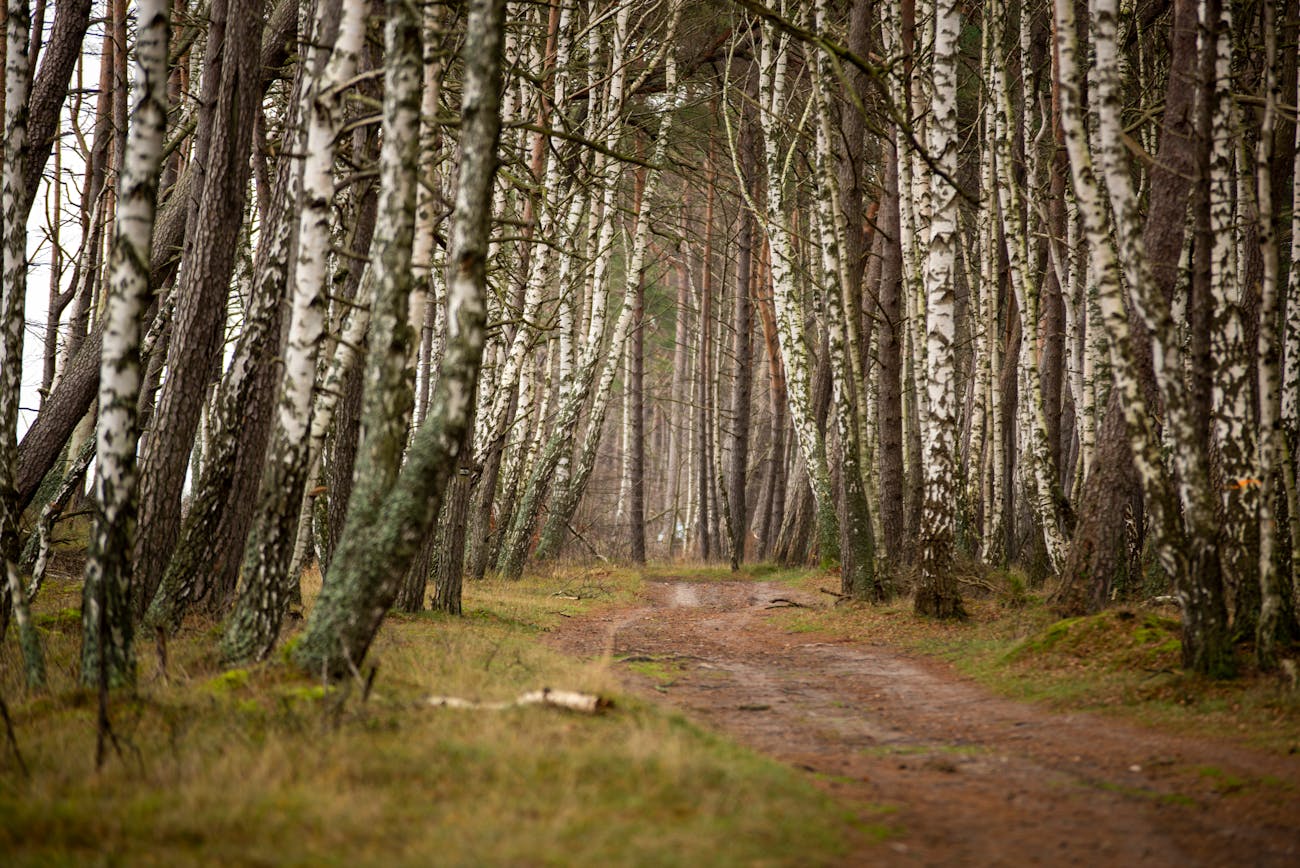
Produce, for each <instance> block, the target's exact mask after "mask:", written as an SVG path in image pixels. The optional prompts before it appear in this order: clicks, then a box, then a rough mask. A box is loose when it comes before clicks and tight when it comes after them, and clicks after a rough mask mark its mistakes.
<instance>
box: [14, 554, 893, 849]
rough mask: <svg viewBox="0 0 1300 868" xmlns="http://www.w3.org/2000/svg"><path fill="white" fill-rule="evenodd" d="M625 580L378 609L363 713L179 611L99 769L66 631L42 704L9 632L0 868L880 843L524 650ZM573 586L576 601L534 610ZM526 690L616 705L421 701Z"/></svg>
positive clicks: (577, 579)
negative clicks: (575, 694)
mask: <svg viewBox="0 0 1300 868" xmlns="http://www.w3.org/2000/svg"><path fill="white" fill-rule="evenodd" d="M640 581H641V576H640V574H639V573H636V572H632V571H617V570H607V571H589V572H587V573H583V574H574V573H564V574H557V575H554V576H550V577H528V578H525V580H524V581H522V582H519V583H504V582H494V581H488V582H484V583H480V584H475V585H471V586H470V587H469V588H468V589H467V593H466V599H465V605H466V611H467V616H466V617H464V618H448V617H446V616H439V615H432V614H420V615H403V616H395V617H393V618H391V619H390V620H389V622H388V624H387V625H386V626H385V628H384V629H383V631H382V632H381V634H380V636H379V638H378V639H377V641H376V643H375V647H374V649H373V652H372V655H371V657H370V658H369V662H370V663H373V664H374V665H375V666H376V667H377V669H376V671H377V676H376V678H375V681H374V687H373V690H372V691H371V693H370V695H369V697H368V698H367V699H366V700H365V701H364V702H363V701H362V698H361V696H360V691H359V690H358V689H356V688H354V687H353V686H351V685H343V686H342V687H331V688H328V689H327V688H325V687H324V686H322V685H321V684H319V683H316V682H313V681H310V680H308V679H305V678H303V677H301V676H300V675H298V674H297V673H295V672H293V671H291V670H289V669H288V668H287V667H285V666H284V665H283V663H281V662H279V661H278V660H277V661H274V662H271V663H268V664H262V665H258V666H253V667H250V668H247V669H237V670H232V671H228V672H223V671H221V669H220V668H219V667H218V666H217V664H216V662H215V660H214V658H213V650H212V647H213V645H214V639H213V629H212V628H213V625H212V624H211V623H207V622H203V621H200V620H195V621H192V622H191V623H189V624H187V626H186V629H185V631H184V632H183V633H182V634H181V636H179V637H178V638H177V639H175V640H173V642H172V643H171V646H170V647H169V649H168V652H169V661H170V672H169V679H168V680H167V681H165V682H164V681H163V680H162V678H161V673H160V672H159V671H158V667H157V661H156V659H155V655H154V654H153V652H152V649H151V648H149V647H145V646H142V647H141V648H140V649H139V651H140V671H141V679H140V685H139V688H138V690H137V692H136V693H135V694H134V695H129V694H126V693H122V694H118V695H115V696H114V697H113V703H112V715H113V721H114V727H115V730H116V732H117V734H118V736H119V738H120V740H121V743H122V745H123V751H124V752H123V755H122V756H121V757H119V756H117V755H114V754H111V753H110V757H109V759H108V762H107V763H106V765H105V767H104V769H103V770H102V771H100V772H96V771H95V770H94V760H93V758H94V740H95V703H94V697H93V696H92V695H90V694H87V693H85V692H83V691H81V690H79V689H78V688H77V687H76V686H75V681H74V680H75V676H76V671H75V660H76V652H77V646H78V643H79V637H78V635H77V631H75V630H64V629H60V625H61V623H62V619H60V618H56V619H53V620H51V621H50V622H48V623H47V626H46V627H44V628H43V634H42V635H43V638H44V641H45V645H46V650H47V654H48V656H49V659H50V663H51V667H50V669H51V682H52V684H51V689H50V691H49V692H48V693H45V694H37V695H33V694H27V693H25V692H24V689H23V688H22V687H21V684H20V678H21V671H20V667H19V665H18V663H19V661H18V657H17V649H16V647H15V646H14V641H13V639H12V638H10V639H8V640H7V641H6V643H5V645H4V646H3V648H0V665H2V668H0V690H3V691H4V696H5V697H6V698H7V700H8V702H9V705H10V709H11V712H12V714H13V716H14V722H15V725H16V728H17V736H18V740H19V744H20V746H21V748H22V752H23V755H24V758H25V759H26V762H27V765H28V766H29V767H30V769H31V777H30V779H24V778H23V777H21V776H20V775H19V773H18V771H17V768H16V764H15V763H14V762H13V761H12V758H11V755H10V754H9V752H8V751H7V749H6V750H4V751H3V752H0V852H3V853H5V854H6V855H5V858H4V862H5V864H6V865H36V864H41V865H47V864H56V865H57V864H83V863H88V862H101V863H104V864H113V863H118V862H123V863H130V864H141V865H169V866H170V865H191V864H213V863H230V864H235V865H252V864H276V865H280V864H289V865H293V864H304V865H381V864H382V865H390V864H399V865H400V864H405V865H429V864H439V865H479V864H497V865H503V864H508V865H524V864H527V865H568V864H575V863H580V864H611V865H702V864H708V865H753V864H764V865H808V864H812V865H817V864H835V863H837V862H839V861H841V860H842V859H843V857H844V854H845V853H846V851H847V848H848V847H849V846H851V844H852V843H853V842H856V841H862V840H873V839H876V838H879V837H881V835H882V834H883V833H882V832H881V830H880V829H878V828H876V825H878V824H876V825H873V824H872V823H868V822H863V821H862V820H860V819H859V818H858V813H857V812H856V811H853V810H851V809H850V808H848V807H846V806H845V805H843V804H842V803H838V802H836V801H834V800H833V799H832V798H831V797H830V796H829V795H827V794H825V793H823V792H822V791H821V790H819V789H818V788H817V787H816V786H815V785H814V783H813V782H812V781H810V780H809V779H808V777H807V776H804V775H800V774H799V773H797V772H796V771H794V770H792V769H789V768H787V767H785V766H782V765H779V764H777V763H775V762H772V761H769V760H767V759H765V758H762V757H760V756H758V755H756V754H754V753H752V752H750V751H747V750H745V749H743V748H740V747H738V746H737V745H735V744H734V743H732V742H730V741H729V740H727V739H725V738H723V737H720V736H718V735H715V734H712V733H710V732H707V731H705V730H702V729H700V728H699V727H697V726H695V725H694V724H692V723H690V722H689V721H687V720H685V719H684V718H682V717H681V716H679V715H676V714H673V713H668V712H665V711H662V710H660V709H658V708H656V707H654V706H652V705H650V704H647V703H645V702H643V701H640V700H637V699H635V698H631V697H629V696H626V695H622V694H620V693H619V692H618V689H617V682H616V680H615V676H614V674H613V673H612V672H611V671H610V668H609V662H608V661H595V662H591V661H581V660H575V659H573V658H569V657H566V656H563V655H561V654H559V653H557V652H555V651H553V650H551V649H550V648H548V647H547V646H546V645H544V644H543V642H542V641H541V640H542V638H543V637H544V635H545V633H547V632H548V631H550V630H551V629H553V628H554V627H555V625H556V624H558V623H559V622H561V621H562V620H564V619H565V617H566V616H570V617H571V616H574V615H577V614H581V613H583V612H588V611H591V610H592V609H593V608H595V607H600V606H608V605H615V604H620V603H626V602H628V601H630V600H632V599H633V597H634V595H635V592H636V590H637V589H638V587H639V583H640ZM575 588H586V589H587V590H589V591H592V593H591V594H590V595H588V594H586V593H581V594H569V595H568V596H565V595H563V593H562V595H561V596H555V594H556V593H557V592H564V591H565V590H566V589H567V590H569V591H572V590H574V589H575ZM76 593H77V589H76V587H75V585H74V584H73V583H65V584H62V585H60V584H59V583H57V582H56V583H53V584H52V586H51V587H50V588H48V589H47V591H46V592H43V597H42V600H41V601H40V604H39V606H38V610H39V611H41V612H42V613H50V612H53V613H58V612H59V611H60V610H61V608H67V607H68V606H69V605H70V604H69V602H68V601H69V600H71V599H73V598H75V594H76ZM572 596H578V597H579V599H571V598H570V597H572ZM309 598H310V594H309ZM657 665H658V667H659V669H660V670H661V671H662V672H663V673H665V674H668V673H670V671H671V666H667V665H664V664H657ZM542 686H550V687H564V688H570V689H577V690H585V691H593V692H598V693H602V694H605V695H609V696H612V697H613V699H614V701H615V703H616V707H615V708H614V709H613V710H611V711H609V712H607V713H605V714H602V715H599V716H594V717H588V716H582V715H576V714H571V713H567V712H562V711H557V710H554V709H544V708H527V709H513V710H508V711H503V712H492V711H461V710H452V709H435V708H429V707H427V706H423V705H421V702H420V701H421V700H422V699H423V698H425V697H427V696H430V695H453V696H461V697H465V698H469V699H479V700H497V699H508V698H512V697H514V696H516V695H517V694H518V693H520V692H522V691H524V690H531V689H536V688H539V687H542ZM882 828H883V827H882Z"/></svg>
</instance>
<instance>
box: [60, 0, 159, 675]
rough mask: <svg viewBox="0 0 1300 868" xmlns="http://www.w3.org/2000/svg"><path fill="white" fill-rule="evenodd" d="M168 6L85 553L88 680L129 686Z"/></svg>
mask: <svg viewBox="0 0 1300 868" xmlns="http://www.w3.org/2000/svg"><path fill="white" fill-rule="evenodd" d="M170 5H171V4H170V2H169V0H145V2H142V3H141V4H140V9H139V12H140V18H139V22H140V24H139V31H138V36H137V38H136V58H137V61H138V62H139V64H140V72H139V84H138V87H139V101H138V102H137V103H136V106H135V109H134V111H133V112H132V114H131V123H130V127H129V129H128V139H127V145H126V152H125V157H124V160H123V163H122V172H121V175H120V176H119V178H118V206H117V230H116V232H115V234H114V239H113V252H112V255H111V256H110V258H109V278H108V297H107V300H106V305H105V309H104V328H103V335H104V337H103V351H102V352H103V361H102V362H101V365H100V374H99V424H98V426H97V430H96V449H95V457H96V468H95V501H96V507H97V508H96V511H95V521H94V527H93V529H92V531H91V536H90V546H89V550H88V551H87V554H86V583H85V587H84V591H83V599H84V602H83V604H82V628H83V635H84V638H83V641H82V657H81V680H82V683H83V684H86V685H92V684H95V683H96V682H99V681H100V680H101V673H103V674H105V675H106V676H107V678H108V680H110V681H116V682H131V681H133V680H134V674H135V666H134V661H133V659H132V657H131V630H132V612H131V560H130V558H131V552H132V550H133V548H134V537H135V517H136V513H135V510H136V472H135V471H136V445H137V443H138V441H139V436H140V431H139V428H138V425H137V420H136V408H137V404H138V401H139V393H140V342H141V335H142V331H143V328H144V325H145V322H144V318H145V315H146V313H147V312H148V310H149V306H150V301H151V295H152V292H151V289H150V285H149V242H150V236H151V235H152V234H153V223H154V214H155V210H156V207H157V198H158V179H159V177H160V173H161V170H162V148H163V135H164V134H165V132H166V129H167V72H168V70H167V48H168V35H169V29H170V28H169V23H170V18H171V9H170Z"/></svg>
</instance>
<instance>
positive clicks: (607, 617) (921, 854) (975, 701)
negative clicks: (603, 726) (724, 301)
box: [556, 581, 1300, 866]
mask: <svg viewBox="0 0 1300 868" xmlns="http://www.w3.org/2000/svg"><path fill="white" fill-rule="evenodd" d="M646 596H647V599H646V600H645V605H644V606H641V607H638V608H635V609H629V610H621V611H617V612H613V613H610V612H606V613H604V614H602V615H595V616H590V617H588V618H585V619H575V620H574V621H572V622H568V623H566V624H565V625H564V627H563V628H562V630H561V632H560V633H559V635H558V636H557V637H556V643H557V644H558V645H559V646H560V647H562V648H563V649H565V650H567V651H570V652H574V653H578V654H584V655H588V656H597V655H611V656H613V658H614V659H615V660H620V661H622V663H620V664H619V665H620V666H621V668H622V669H623V670H624V671H625V673H626V676H627V681H628V684H629V686H631V687H632V688H633V689H635V690H637V691H639V692H641V693H643V694H645V695H648V696H653V697H655V698H656V699H659V700H661V701H664V702H667V703H669V704H671V705H674V706H677V707H679V708H682V709H684V710H685V711H687V712H689V713H690V714H691V716H693V717H694V718H695V719H697V720H699V721H701V722H702V723H704V724H706V725H708V726H712V727H715V728H717V729H720V730H723V731H725V732H727V733H728V734H730V735H731V736H732V737H734V738H736V739H737V740H738V741H740V742H741V743H743V744H746V745H748V746H750V747H752V748H754V749H756V750H759V751H762V752H764V753H766V754H769V755H771V756H773V757H776V758H778V759H780V760H781V761H783V762H786V763H790V764H792V765H794V766H796V767H799V768H802V769H805V770H807V771H808V772H809V773H810V774H813V773H817V774H816V778H817V780H818V782H819V785H821V786H822V787H824V788H825V789H828V790H829V791H830V792H832V793H834V794H835V795H836V796H837V797H839V798H842V799H844V800H846V801H848V802H850V803H852V804H855V805H858V806H862V811H863V814H864V817H866V818H868V819H869V820H870V821H871V822H874V823H880V822H884V823H886V824H888V825H890V826H892V827H893V828H894V830H895V831H894V834H892V835H891V836H890V837H889V838H888V839H886V840H885V841H883V842H874V841H873V842H867V841H863V842H862V843H861V845H860V847H859V849H858V852H856V853H854V854H853V855H852V856H851V857H850V859H849V860H848V861H849V863H850V864H894V865H1015V866H1022V865H1118V866H1127V865H1170V866H1175V865H1176V866H1188V865H1279V866H1283V865H1285V866H1296V865H1300V757H1296V756H1289V757H1278V756H1270V755H1266V754H1263V753H1257V752H1254V751H1251V750H1249V749H1246V748H1243V747H1240V746H1237V745H1234V744H1232V743H1230V742H1228V741H1226V740H1222V739H1219V738H1218V737H1217V736H1216V734H1214V733H1206V734H1205V737H1204V738H1196V739H1192V738H1185V737H1177V736H1170V735H1165V734H1161V733H1157V732H1154V731H1151V730H1147V729H1142V728H1138V727H1135V726H1129V725H1125V724H1123V723H1118V722H1115V721H1112V720H1108V719H1105V718H1102V717H1096V716H1093V715H1088V714H1069V715H1063V714H1058V713H1053V712H1051V711H1047V710H1044V709H1041V708H1038V707H1036V706H1032V705H1026V704H1022V703H1017V702H1013V701H1010V700H1006V699H1001V698H998V697H995V696H992V695H990V694H988V693H987V692H985V691H984V690H982V689H981V688H979V687H977V686H975V685H973V684H971V683H970V682H968V681H966V680H964V679H963V678H962V677H961V676H959V675H957V674H955V673H954V672H953V671H952V670H951V669H950V668H948V667H946V666H945V665H943V664H941V663H936V662H931V661H928V660H925V659H921V658H918V657H915V656H911V655H908V654H907V653H905V652H900V651H898V650H897V649H891V648H889V647H884V646H872V645H865V644H849V643H844V642H827V641H825V640H824V637H820V638H819V637H817V636H810V635H808V634H790V633H785V632H783V631H782V630H781V629H780V628H779V627H778V626H776V625H775V624H773V623H772V622H771V620H770V619H769V618H768V617H767V616H768V615H769V612H768V610H767V607H768V606H769V605H770V604H771V601H772V600H773V599H775V598H789V599H794V600H796V601H799V602H802V603H804V604H807V605H825V602H824V600H816V599H812V598H811V596H812V595H806V594H805V595H800V594H798V593H797V592H792V591H790V590H789V589H788V588H785V587H780V586H776V585H766V584H757V583H752V582H725V583H723V582H708V583H704V582H701V583H692V582H685V581H667V582H654V583H651V584H650V585H649V590H648V592H647V595H646ZM629 658H630V659H629ZM637 661H653V662H654V663H655V664H659V665H663V666H664V667H666V670H665V671H666V672H667V674H666V676H665V678H667V679H669V680H667V681H666V682H665V680H664V678H651V677H648V676H646V675H639V674H637V673H636V672H634V671H633V667H632V664H634V663H636V662H637ZM882 805H885V806H891V807H893V808H896V810H895V811H893V812H891V813H888V814H884V815H882V814H881V813H880V811H879V806H882ZM872 806H875V807H872Z"/></svg>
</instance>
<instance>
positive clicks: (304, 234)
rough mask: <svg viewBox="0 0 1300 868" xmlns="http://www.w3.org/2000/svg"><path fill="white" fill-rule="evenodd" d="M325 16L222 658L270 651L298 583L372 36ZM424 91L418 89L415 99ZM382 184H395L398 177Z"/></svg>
mask: <svg viewBox="0 0 1300 868" xmlns="http://www.w3.org/2000/svg"><path fill="white" fill-rule="evenodd" d="M339 7H341V9H340V8H339ZM323 11H324V16H323V18H324V20H327V21H329V20H334V19H335V18H337V19H338V32H337V35H336V37H335V40H334V45H333V50H332V51H331V52H329V53H325V52H321V53H320V54H319V55H318V56H317V57H315V58H312V60H314V62H315V64H318V65H317V66H316V69H314V70H313V71H312V73H311V80H310V81H308V82H305V83H304V85H303V91H304V97H305V99H306V100H307V103H306V104H307V105H309V106H310V109H309V110H307V111H305V112H304V114H305V118H304V120H305V121H306V123H307V135H306V151H305V155H304V160H303V168H302V195H301V199H300V203H299V207H300V211H299V218H298V256H297V260H296V262H295V263H294V272H293V311H292V313H291V316H290V321H289V337H288V343H287V345H286V347H285V355H284V375H283V379H282V380H281V384H280V398H279V406H278V410H277V414H276V417H275V422H274V427H273V428H272V433H271V442H270V444H269V445H268V447H267V462H266V467H265V469H264V470H263V476H262V485H261V488H260V489H259V491H258V497H257V509H256V513H255V518H254V521H253V526H252V530H251V532H250V534H249V537H248V542H247V544H246V547H245V551H244V558H243V568H242V570H241V573H242V577H243V587H242V591H241V593H240V596H239V600H238V602H237V603H236V605H235V611H234V613H233V614H232V616H231V618H230V621H229V623H228V624H227V626H226V632H225V637H224V639H223V643H222V654H223V656H224V657H225V659H226V660H227V661H231V662H238V661H243V660H247V659H261V658H263V657H265V656H266V655H267V654H268V653H270V651H271V648H272V647H273V646H274V644H275V640H276V638H277V637H278V635H279V632H280V621H281V619H282V618H283V615H284V612H285V610H286V608H287V606H288V600H289V595H290V591H291V588H290V584H291V583H296V581H297V577H296V576H291V575H289V574H288V573H289V567H290V564H291V556H292V554H293V549H294V540H295V537H296V532H297V528H298V521H297V519H298V514H299V510H300V505H301V501H302V495H303V490H304V486H305V485H306V482H307V475H308V472H309V470H311V469H312V468H311V466H310V465H311V455H310V454H309V447H310V440H311V438H310V433H311V407H312V393H313V389H314V387H315V383H316V368H317V358H318V348H319V346H320V344H321V341H322V337H323V335H324V331H325V294H326V277H327V271H326V258H325V257H326V253H327V251H328V247H329V241H330V237H329V236H330V231H329V230H330V213H331V203H332V200H333V197H334V173H333V168H334V143H335V141H336V139H337V138H338V135H339V132H340V130H341V128H342V126H343V122H344V111H343V109H344V97H345V94H346V90H347V88H348V86H349V85H350V84H351V80H352V78H353V76H354V75H355V73H356V69H357V65H358V60H359V57H360V53H361V49H362V44H363V42H364V40H365V33H366V26H365V13H366V8H365V5H364V3H362V2H361V0H341V2H340V3H339V5H338V6H332V4H328V3H327V4H326V5H325V6H324V7H323ZM340 13H341V14H340ZM309 62H310V61H309ZM392 68H393V69H398V70H400V69H402V67H401V66H399V62H398V59H397V58H394V59H393V65H392ZM418 93H419V91H418V87H417V88H416V96H417V98H418ZM405 98H407V95H406V94H404V93H403V94H400V95H398V96H397V97H396V99H397V100H402V99H405ZM396 106H397V107H396V109H390V111H394V110H396V111H403V110H405V111H407V112H410V113H412V114H414V111H413V110H411V109H410V108H409V107H407V106H405V105H404V104H403V103H401V102H397V103H396ZM398 132H399V134H400V128H399V130H398ZM400 156H401V158H407V159H409V158H414V157H415V156H416V151H415V148H413V147H409V146H408V147H407V148H406V150H404V151H402V152H400ZM390 159H392V157H391V156H390ZM383 180H385V181H389V182H390V183H392V178H391V177H385V178H384V179H383ZM384 205H387V206H388V208H389V209H392V211H389V210H383V208H382V206H381V213H383V214H384V215H385V216H389V215H390V214H392V213H393V212H395V211H396V210H397V209H398V208H400V200H399V201H393V200H389V201H387V202H385V203H384ZM404 228H405V227H402V226H401V225H400V224H397V225H388V226H385V227H383V229H384V230H389V231H391V232H392V236H389V235H386V234H383V233H382V232H381V237H395V236H397V235H398V233H400V232H401V231H402V230H403V229H404ZM408 256H409V254H408Z"/></svg>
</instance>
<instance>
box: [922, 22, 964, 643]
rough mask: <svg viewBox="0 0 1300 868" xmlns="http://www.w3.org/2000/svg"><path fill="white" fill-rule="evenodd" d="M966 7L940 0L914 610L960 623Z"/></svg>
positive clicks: (934, 101) (931, 120) (936, 30)
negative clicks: (960, 205)
mask: <svg viewBox="0 0 1300 868" xmlns="http://www.w3.org/2000/svg"><path fill="white" fill-rule="evenodd" d="M960 31H961V7H960V6H959V5H958V4H957V3H955V2H952V0H937V3H936V7H935V35H934V62H933V63H934V99H933V106H932V108H933V115H932V117H931V118H930V121H929V124H930V126H929V129H930V131H931V132H930V136H929V147H930V151H931V153H932V154H933V155H934V161H935V163H936V164H937V165H938V166H939V167H940V168H942V169H943V170H944V172H946V174H947V178H943V177H935V178H934V179H933V181H932V190H933V192H934V197H935V198H934V206H933V213H932V214H931V216H930V229H929V255H928V256H927V258H926V264H925V284H926V287H925V288H926V318H927V321H928V325H927V335H926V390H927V393H928V396H929V399H928V402H927V415H928V418H929V422H928V424H927V425H926V427H925V432H926V443H925V453H926V454H925V458H926V461H925V500H924V506H923V508H922V511H921V536H920V558H919V560H920V567H921V575H920V579H919V582H918V585H917V589H916V611H917V613H918V614H921V615H927V616H929V617H934V618H963V617H965V614H966V612H965V609H964V607H963V606H962V601H961V596H960V594H959V593H958V592H957V583H956V580H955V578H954V577H953V573H952V566H953V525H954V519H955V512H954V503H955V501H956V498H957V478H956V474H957V468H956V466H955V456H956V453H957V407H956V401H957V395H956V390H955V386H956V383H955V378H956V356H955V352H954V347H953V341H954V339H955V337H956V322H955V317H956V287H955V283H956V280H955V277H956V261H957V253H958V251H957V245H958V244H959V243H960V241H959V239H958V236H957V189H956V188H955V187H954V186H953V185H952V182H951V181H950V180H949V179H950V178H952V177H954V176H955V175H956V170H957V66H958V62H959V57H960V52H959V47H958V37H959V36H960Z"/></svg>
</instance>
